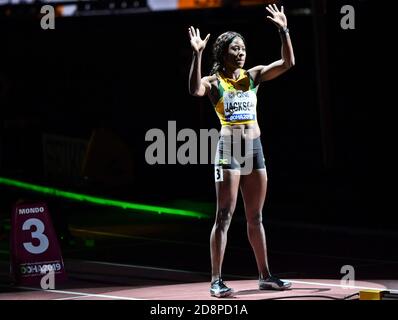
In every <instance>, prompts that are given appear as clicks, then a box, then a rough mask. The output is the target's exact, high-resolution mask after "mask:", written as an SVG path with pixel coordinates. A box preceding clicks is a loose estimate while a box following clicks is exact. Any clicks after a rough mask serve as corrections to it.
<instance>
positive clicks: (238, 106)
mask: <svg viewBox="0 0 398 320" xmlns="http://www.w3.org/2000/svg"><path fill="white" fill-rule="evenodd" d="M217 80H218V92H219V94H220V99H219V100H218V102H217V104H216V106H215V110H216V113H217V115H218V118H219V119H220V122H221V125H222V126H228V125H234V124H248V123H254V122H256V121H257V111H256V107H257V95H256V87H255V86H254V83H253V79H252V78H251V77H250V75H249V73H248V72H246V71H245V70H243V69H240V75H239V78H238V79H237V80H233V79H230V78H226V77H225V76H224V75H223V74H222V73H217Z"/></svg>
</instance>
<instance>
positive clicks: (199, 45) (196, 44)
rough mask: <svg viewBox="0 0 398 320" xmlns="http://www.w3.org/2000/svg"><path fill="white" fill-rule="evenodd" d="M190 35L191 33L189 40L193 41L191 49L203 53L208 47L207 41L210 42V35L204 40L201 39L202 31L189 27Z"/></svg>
mask: <svg viewBox="0 0 398 320" xmlns="http://www.w3.org/2000/svg"><path fill="white" fill-rule="evenodd" d="M188 33H189V39H190V41H191V47H192V49H193V50H194V51H195V52H196V53H199V52H201V51H203V49H204V48H205V47H206V44H207V41H209V38H210V34H208V35H207V36H206V38H205V39H204V40H202V38H201V37H200V31H199V29H198V28H196V30H195V28H194V27H189V28H188Z"/></svg>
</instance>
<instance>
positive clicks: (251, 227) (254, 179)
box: [240, 168, 270, 279]
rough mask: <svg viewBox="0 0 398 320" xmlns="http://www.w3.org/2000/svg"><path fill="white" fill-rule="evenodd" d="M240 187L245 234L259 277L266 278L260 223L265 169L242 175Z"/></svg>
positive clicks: (265, 178) (265, 250)
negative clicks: (245, 221) (244, 213)
mask: <svg viewBox="0 0 398 320" xmlns="http://www.w3.org/2000/svg"><path fill="white" fill-rule="evenodd" d="M240 189H241V192H242V197H243V201H244V204H245V212H246V220H247V235H248V238H249V241H250V244H251V246H252V248H253V251H254V255H255V257H256V262H257V268H258V272H259V275H260V279H262V278H268V276H269V275H270V271H269V267H268V258H267V245H266V237H265V232H264V227H263V224H262V210H263V205H264V201H265V196H266V192H267V172H266V169H265V168H264V169H255V170H253V171H252V172H251V173H250V174H249V175H242V176H241V179H240Z"/></svg>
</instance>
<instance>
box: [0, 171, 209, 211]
mask: <svg viewBox="0 0 398 320" xmlns="http://www.w3.org/2000/svg"><path fill="white" fill-rule="evenodd" d="M0 185H6V186H11V187H16V188H19V189H25V190H29V191H34V192H38V193H43V194H46V195H50V196H54V197H60V198H65V199H70V200H74V201H82V202H89V203H94V204H97V205H101V206H110V207H118V208H123V209H130V210H137V211H144V212H149V213H157V214H162V213H164V214H170V215H178V216H185V217H194V218H208V215H206V214H203V213H200V212H195V211H191V210H182V209H173V208H165V207H158V206H151V205H146V204H140V203H132V202H126V201H119V200H112V199H105V198H100V197H94V196H89V195H86V194H79V193H73V192H68V191H63V190H59V189H55V188H50V187H44V186H39V185H35V184H31V183H27V182H23V181H18V180H14V179H8V178H3V177H0Z"/></svg>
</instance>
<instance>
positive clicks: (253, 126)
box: [220, 122, 261, 139]
mask: <svg viewBox="0 0 398 320" xmlns="http://www.w3.org/2000/svg"><path fill="white" fill-rule="evenodd" d="M233 134H235V135H238V136H241V137H242V138H244V139H256V138H258V137H259V136H260V134H261V132H260V127H259V126H258V123H257V122H255V123H248V124H234V125H227V126H222V127H221V131H220V135H221V136H232V135H233ZM235 137H236V136H235Z"/></svg>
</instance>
